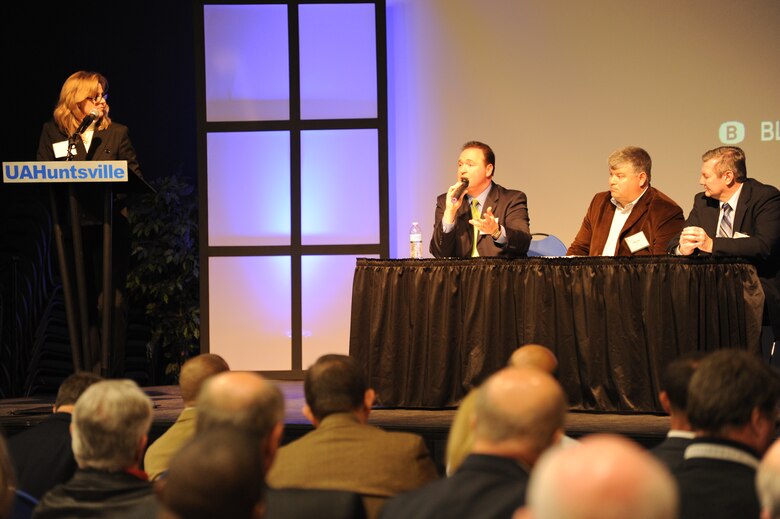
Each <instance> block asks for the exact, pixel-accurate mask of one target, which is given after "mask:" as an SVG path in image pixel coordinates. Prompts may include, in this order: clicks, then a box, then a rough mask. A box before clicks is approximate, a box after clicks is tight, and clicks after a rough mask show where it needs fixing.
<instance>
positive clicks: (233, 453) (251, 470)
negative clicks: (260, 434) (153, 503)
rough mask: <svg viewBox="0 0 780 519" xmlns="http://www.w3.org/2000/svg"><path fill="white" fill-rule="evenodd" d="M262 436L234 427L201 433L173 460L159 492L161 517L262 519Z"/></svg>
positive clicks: (165, 518)
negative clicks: (256, 436)
mask: <svg viewBox="0 0 780 519" xmlns="http://www.w3.org/2000/svg"><path fill="white" fill-rule="evenodd" d="M263 466H264V463H263V460H262V458H261V454H260V449H258V445H257V439H256V438H254V437H252V436H249V435H248V434H245V433H243V432H241V431H239V430H237V429H235V428H231V427H222V428H216V429H212V430H209V431H206V432H204V433H201V434H198V435H197V436H195V437H194V438H191V439H190V440H189V441H188V442H186V443H185V444H184V445H183V446H182V447H181V448H180V449H179V451H178V452H177V453H176V454H175V455H174V456H173V458H172V459H171V461H170V468H169V470H168V471H167V472H166V474H165V477H163V478H162V479H161V480H160V481H159V482H157V483H156V485H155V487H156V491H157V495H158V497H159V500H160V503H161V505H162V506H161V508H162V513H161V514H160V517H161V519H216V518H222V517H225V518H230V519H259V518H261V517H263V508H264V501H265V472H264V470H263Z"/></svg>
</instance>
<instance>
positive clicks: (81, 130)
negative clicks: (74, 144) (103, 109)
mask: <svg viewBox="0 0 780 519" xmlns="http://www.w3.org/2000/svg"><path fill="white" fill-rule="evenodd" d="M99 116H100V112H98V111H97V110H92V111H91V112H89V113H88V114H87V115H85V116H84V119H82V120H81V124H80V125H79V127H78V129H77V130H76V135H81V134H82V133H84V131H85V130H86V129H87V128H89V125H90V124H92V121H94V120H95V119H97V118H98V117H99Z"/></svg>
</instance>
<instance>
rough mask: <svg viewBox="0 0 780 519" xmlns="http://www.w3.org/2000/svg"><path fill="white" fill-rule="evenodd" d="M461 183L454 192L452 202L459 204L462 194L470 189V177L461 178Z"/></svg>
mask: <svg viewBox="0 0 780 519" xmlns="http://www.w3.org/2000/svg"><path fill="white" fill-rule="evenodd" d="M460 182H461V184H460V185H459V186H458V189H456V190H455V192H454V193H452V203H453V204H457V203H458V200H459V199H460V197H461V195H463V192H464V191H465V190H466V189H468V187H469V179H467V178H464V179H461V181H460Z"/></svg>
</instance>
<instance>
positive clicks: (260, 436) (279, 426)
mask: <svg viewBox="0 0 780 519" xmlns="http://www.w3.org/2000/svg"><path fill="white" fill-rule="evenodd" d="M197 407H198V419H197V426H196V432H195V437H196V438H198V437H200V436H201V435H202V434H207V433H211V432H212V431H220V430H225V429H233V430H236V431H239V432H241V433H243V434H245V435H247V436H249V437H250V438H252V439H253V440H254V441H255V442H256V444H257V446H258V447H259V449H258V451H259V452H260V453H261V457H262V459H263V465H262V468H263V473H264V475H265V474H267V473H268V470H269V469H270V467H271V466H274V465H275V464H276V462H275V461H274V458H275V456H276V453H277V450H278V448H279V442H280V441H281V438H282V433H283V430H284V398H283V396H282V394H281V392H280V391H279V389H278V388H277V387H276V386H275V385H273V384H272V383H270V382H268V381H267V380H265V379H264V378H263V377H261V376H259V375H257V374H254V373H246V372H228V373H221V374H219V375H215V376H214V377H213V378H211V379H209V380H208V381H206V383H205V384H204V387H203V390H202V391H201V393H200V395H199V396H198V404H197ZM314 514H316V515H314ZM365 514H366V512H365V509H364V505H363V501H362V500H361V498H360V496H359V495H358V494H353V493H348V492H337V491H333V490H313V489H300V488H296V489H274V488H269V489H268V490H267V493H266V507H265V516H264V517H266V518H267V519H308V518H309V517H314V516H316V517H318V518H321V519H353V518H354V519H362V518H365Z"/></svg>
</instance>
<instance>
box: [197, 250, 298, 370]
mask: <svg viewBox="0 0 780 519" xmlns="http://www.w3.org/2000/svg"><path fill="white" fill-rule="evenodd" d="M290 283H291V275H290V258H289V257H288V256H259V257H213V258H209V317H210V320H209V324H210V330H209V334H210V337H209V346H210V351H211V352H212V353H216V354H218V355H221V356H222V357H223V358H224V359H225V360H226V361H227V362H228V364H229V365H230V366H231V367H232V368H233V369H241V370H271V371H277V370H289V369H292V360H291V359H292V357H291V353H290V352H291V339H290V336H291V316H290V304H291V303H290Z"/></svg>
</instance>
